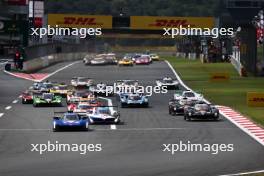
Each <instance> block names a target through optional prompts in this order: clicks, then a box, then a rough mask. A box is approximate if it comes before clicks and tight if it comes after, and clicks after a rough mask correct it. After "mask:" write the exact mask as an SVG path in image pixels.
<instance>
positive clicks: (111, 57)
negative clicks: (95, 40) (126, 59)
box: [105, 53, 118, 65]
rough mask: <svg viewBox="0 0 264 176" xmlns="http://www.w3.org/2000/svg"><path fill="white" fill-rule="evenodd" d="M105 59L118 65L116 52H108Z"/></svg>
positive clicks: (111, 63)
mask: <svg viewBox="0 0 264 176" xmlns="http://www.w3.org/2000/svg"><path fill="white" fill-rule="evenodd" d="M105 60H106V63H107V64H109V65H116V64H117V63H118V60H117V59H116V55H115V54H114V53H108V54H106V56H105Z"/></svg>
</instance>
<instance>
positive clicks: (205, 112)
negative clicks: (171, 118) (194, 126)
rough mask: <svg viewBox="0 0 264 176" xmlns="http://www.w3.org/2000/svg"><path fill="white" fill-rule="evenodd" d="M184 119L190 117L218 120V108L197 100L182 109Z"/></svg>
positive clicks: (190, 118)
mask: <svg viewBox="0 0 264 176" xmlns="http://www.w3.org/2000/svg"><path fill="white" fill-rule="evenodd" d="M184 119H185V120H187V121H190V120H192V119H200V120H218V119H219V110H218V109H217V108H216V107H215V106H213V105H210V104H207V103H205V102H198V103H196V104H195V105H193V106H189V107H187V108H185V109H184Z"/></svg>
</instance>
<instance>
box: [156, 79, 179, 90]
mask: <svg viewBox="0 0 264 176" xmlns="http://www.w3.org/2000/svg"><path fill="white" fill-rule="evenodd" d="M156 83H157V85H158V86H159V87H162V86H165V87H167V89H178V88H179V82H178V81H177V80H175V79H172V78H171V77H164V78H162V79H157V80H156Z"/></svg>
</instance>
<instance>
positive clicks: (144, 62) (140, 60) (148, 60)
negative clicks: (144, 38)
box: [135, 55, 151, 65]
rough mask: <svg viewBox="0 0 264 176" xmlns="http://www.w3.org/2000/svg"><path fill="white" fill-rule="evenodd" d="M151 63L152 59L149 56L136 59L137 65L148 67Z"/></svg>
mask: <svg viewBox="0 0 264 176" xmlns="http://www.w3.org/2000/svg"><path fill="white" fill-rule="evenodd" d="M150 63H151V58H150V57H149V55H141V56H140V57H137V58H136V59H135V64H136V65H148V64H150Z"/></svg>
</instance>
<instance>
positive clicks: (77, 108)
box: [67, 99, 103, 113]
mask: <svg viewBox="0 0 264 176" xmlns="http://www.w3.org/2000/svg"><path fill="white" fill-rule="evenodd" d="M96 106H103V103H102V102H100V101H99V100H98V99H95V100H91V101H84V102H82V101H81V102H72V103H70V104H69V105H68V106H67V108H68V111H72V112H77V113H78V112H80V113H84V111H85V112H87V110H89V109H91V108H92V107H96Z"/></svg>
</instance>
